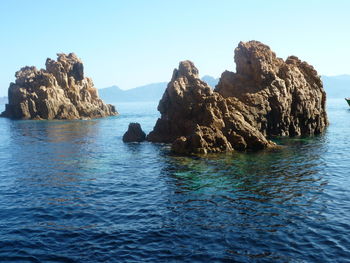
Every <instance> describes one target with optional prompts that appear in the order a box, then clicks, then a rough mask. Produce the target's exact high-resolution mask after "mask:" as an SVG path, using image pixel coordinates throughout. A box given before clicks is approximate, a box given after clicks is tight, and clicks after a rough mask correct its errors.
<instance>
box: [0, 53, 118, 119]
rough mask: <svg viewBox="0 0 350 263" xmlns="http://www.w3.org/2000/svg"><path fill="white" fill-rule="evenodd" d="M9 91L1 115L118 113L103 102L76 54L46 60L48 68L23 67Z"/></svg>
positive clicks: (59, 116)
mask: <svg viewBox="0 0 350 263" xmlns="http://www.w3.org/2000/svg"><path fill="white" fill-rule="evenodd" d="M15 76H16V82H15V83H11V84H10V87H9V90H8V99H9V103H8V104H6V109H5V111H4V112H3V113H2V114H1V116H2V117H8V118H13V119H89V118H99V117H106V116H111V115H117V114H118V113H117V112H116V110H115V108H114V106H113V105H109V104H104V103H103V101H102V100H101V99H100V98H99V97H98V93H97V89H96V88H95V87H94V84H93V82H92V80H91V79H90V78H86V77H84V67H83V63H82V62H81V60H80V59H79V58H78V57H77V56H76V55H75V54H73V53H70V54H69V55H66V54H58V58H57V61H54V60H51V59H49V58H48V59H47V60H46V70H45V69H40V70H37V69H36V67H28V66H27V67H23V68H22V69H21V70H19V71H17V72H16V75H15Z"/></svg>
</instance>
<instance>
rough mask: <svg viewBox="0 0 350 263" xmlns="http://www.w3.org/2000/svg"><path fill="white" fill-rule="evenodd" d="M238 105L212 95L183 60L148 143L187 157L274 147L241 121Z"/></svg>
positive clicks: (190, 66)
mask: <svg viewBox="0 0 350 263" xmlns="http://www.w3.org/2000/svg"><path fill="white" fill-rule="evenodd" d="M239 106H241V103H240V102H239V101H238V100H236V99H234V98H229V99H225V98H223V97H222V96H221V95H220V94H219V93H216V92H213V91H212V90H211V88H210V87H209V86H208V85H207V84H206V83H205V82H203V81H202V80H200V79H199V76H198V70H197V68H196V67H195V66H194V65H193V63H192V62H190V61H183V62H181V63H180V65H179V69H178V70H176V69H175V70H174V73H173V77H172V80H171V81H170V83H169V84H168V87H167V89H166V91H165V93H164V95H163V97H162V99H161V101H160V102H159V106H158V110H159V111H160V113H161V118H160V119H158V121H157V123H156V126H155V127H154V129H153V131H152V132H151V133H150V134H149V135H148V136H147V140H149V141H152V142H166V143H173V146H172V149H173V151H175V152H177V153H186V154H187V153H208V152H225V151H228V152H230V151H232V150H233V149H237V150H245V149H262V148H266V147H269V146H271V147H272V146H274V143H272V142H271V141H269V140H267V139H266V138H265V137H264V136H263V135H262V134H261V133H260V132H259V130H257V129H256V128H254V127H252V126H251V125H250V124H249V123H248V122H247V121H246V120H245V119H244V116H243V115H242V113H241V112H240V111H239Z"/></svg>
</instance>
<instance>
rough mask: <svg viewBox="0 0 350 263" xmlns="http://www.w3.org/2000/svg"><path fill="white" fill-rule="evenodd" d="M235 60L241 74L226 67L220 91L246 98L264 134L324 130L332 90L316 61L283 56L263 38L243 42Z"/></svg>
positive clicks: (249, 112) (254, 122)
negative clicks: (328, 92) (328, 93)
mask: <svg viewBox="0 0 350 263" xmlns="http://www.w3.org/2000/svg"><path fill="white" fill-rule="evenodd" d="M235 62H236V73H233V72H229V71H225V72H224V73H223V74H222V75H221V78H220V81H219V84H218V85H217V86H216V88H215V91H216V92H218V93H220V94H221V95H222V96H223V97H226V98H227V97H235V98H237V99H238V100H239V101H241V102H242V103H244V112H246V113H245V115H246V117H247V121H248V122H249V123H250V124H251V125H252V126H254V127H257V128H258V129H259V131H261V132H262V133H263V134H264V136H267V137H272V136H300V135H306V136H309V135H315V134H319V133H321V132H323V130H324V129H325V127H326V126H327V125H328V119H327V113H326V109H325V104H326V93H325V91H324V90H323V85H322V81H321V79H320V76H318V74H317V72H316V70H315V69H314V68H313V67H312V66H310V65H309V64H307V63H306V62H302V61H301V60H299V59H298V58H297V57H295V56H290V57H288V58H287V60H286V61H283V59H281V58H277V57H276V55H275V53H274V52H272V51H271V49H270V48H269V47H268V46H266V45H264V44H262V43H260V42H258V41H250V42H247V43H244V42H240V43H239V45H238V47H237V48H236V49H235ZM242 110H243V109H242Z"/></svg>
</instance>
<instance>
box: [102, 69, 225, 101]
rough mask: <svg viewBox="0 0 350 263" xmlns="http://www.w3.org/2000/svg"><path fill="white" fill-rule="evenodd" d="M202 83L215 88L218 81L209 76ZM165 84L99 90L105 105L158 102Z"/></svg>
mask: <svg viewBox="0 0 350 263" xmlns="http://www.w3.org/2000/svg"><path fill="white" fill-rule="evenodd" d="M202 80H203V81H205V82H207V83H208V85H209V86H211V87H212V88H215V86H216V84H217V83H218V81H219V79H216V78H213V77H211V76H208V75H206V76H204V77H203V78H202ZM167 84H168V83H167V82H158V83H152V84H148V85H144V86H140V87H137V88H133V89H129V90H122V89H120V88H119V87H118V86H111V87H108V88H103V89H99V90H98V93H99V95H100V97H101V99H102V100H103V101H105V102H107V103H113V102H133V101H158V100H160V99H161V98H162V96H163V93H164V91H165V89H166V86H167Z"/></svg>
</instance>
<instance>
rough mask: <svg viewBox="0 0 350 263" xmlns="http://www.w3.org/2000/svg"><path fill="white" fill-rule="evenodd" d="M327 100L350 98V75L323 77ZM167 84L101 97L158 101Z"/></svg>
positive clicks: (212, 81) (213, 81)
mask: <svg viewBox="0 0 350 263" xmlns="http://www.w3.org/2000/svg"><path fill="white" fill-rule="evenodd" d="M321 79H322V81H323V86H324V89H325V90H326V93H327V98H345V97H350V75H339V76H321ZM202 80H203V81H205V82H206V83H208V85H209V86H211V87H212V88H215V86H216V85H217V84H218V82H219V78H214V77H212V76H204V77H202ZM166 86H167V82H158V83H153V84H148V85H144V86H141V87H137V88H134V89H129V90H122V89H120V88H119V87H117V86H112V87H108V88H103V89H99V90H98V92H99V95H100V97H101V98H102V100H103V101H105V102H107V103H115V102H136V101H158V100H160V99H161V98H162V95H163V93H164V90H165V89H166ZM5 103H7V97H0V104H5Z"/></svg>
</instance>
